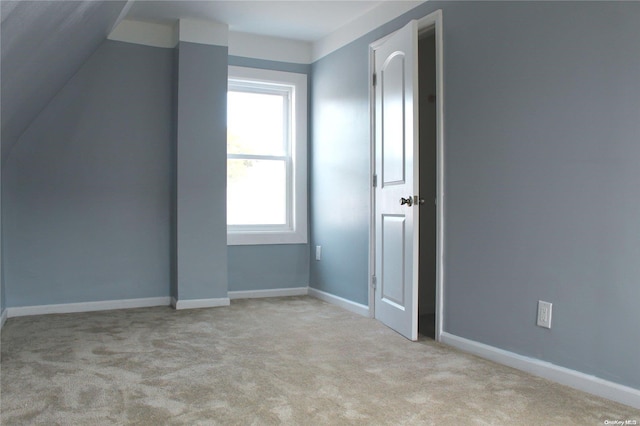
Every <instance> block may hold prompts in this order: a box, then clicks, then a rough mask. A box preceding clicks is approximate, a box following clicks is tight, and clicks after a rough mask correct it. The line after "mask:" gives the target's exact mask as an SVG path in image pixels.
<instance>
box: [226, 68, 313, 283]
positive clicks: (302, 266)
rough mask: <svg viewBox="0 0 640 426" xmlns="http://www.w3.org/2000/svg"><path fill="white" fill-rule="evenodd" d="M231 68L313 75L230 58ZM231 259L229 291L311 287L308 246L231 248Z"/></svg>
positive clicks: (309, 71) (307, 69)
mask: <svg viewBox="0 0 640 426" xmlns="http://www.w3.org/2000/svg"><path fill="white" fill-rule="evenodd" d="M229 65H234V66H242V67H251V68H262V69H269V70H277V71H286V72H295V73H300V74H307V75H308V76H310V74H311V65H306V64H294V63H289V62H279V61H266V60H260V59H253V58H244V57H239V56H229ZM309 80H310V78H308V81H309ZM308 86H310V84H309V85H308ZM308 122H311V120H308ZM228 256H229V291H242V290H267V289H274V288H292V287H306V286H308V285H309V245H308V244H276V245H260V246H229V249H228Z"/></svg>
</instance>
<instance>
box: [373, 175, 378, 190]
mask: <svg viewBox="0 0 640 426" xmlns="http://www.w3.org/2000/svg"><path fill="white" fill-rule="evenodd" d="M377 186H378V175H373V187H374V188H375V187H377Z"/></svg>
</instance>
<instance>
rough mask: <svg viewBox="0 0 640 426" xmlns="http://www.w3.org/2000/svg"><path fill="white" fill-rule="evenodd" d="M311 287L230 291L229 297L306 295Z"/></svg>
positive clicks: (249, 297) (253, 297) (255, 297)
mask: <svg viewBox="0 0 640 426" xmlns="http://www.w3.org/2000/svg"><path fill="white" fill-rule="evenodd" d="M307 294H309V287H293V288H274V289H270V290H243V291H230V292H229V299H231V300H234V299H258V298H262V297H286V296H306V295H307Z"/></svg>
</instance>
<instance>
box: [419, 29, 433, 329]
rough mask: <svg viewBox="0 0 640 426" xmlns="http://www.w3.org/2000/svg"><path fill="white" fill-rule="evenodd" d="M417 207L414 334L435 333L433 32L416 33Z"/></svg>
mask: <svg viewBox="0 0 640 426" xmlns="http://www.w3.org/2000/svg"><path fill="white" fill-rule="evenodd" d="M418 75H419V77H418V93H419V95H418V99H419V101H418V105H419V106H418V117H419V121H420V124H419V127H420V131H419V144H420V150H419V156H420V169H419V185H420V197H422V198H423V199H424V200H425V203H424V204H422V205H421V206H420V210H419V221H420V228H419V234H420V236H419V240H420V241H419V247H420V249H419V250H420V261H419V265H418V334H420V335H422V336H425V337H429V338H431V339H435V336H436V137H437V133H436V34H435V30H434V29H431V30H430V31H426V32H425V33H424V34H420V36H419V37H418Z"/></svg>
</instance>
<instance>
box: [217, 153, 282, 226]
mask: <svg viewBox="0 0 640 426" xmlns="http://www.w3.org/2000/svg"><path fill="white" fill-rule="evenodd" d="M286 212H287V171H286V162H285V161H282V160H235V159H233V160H227V224H229V225H285V224H286V223H287V213H286Z"/></svg>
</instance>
